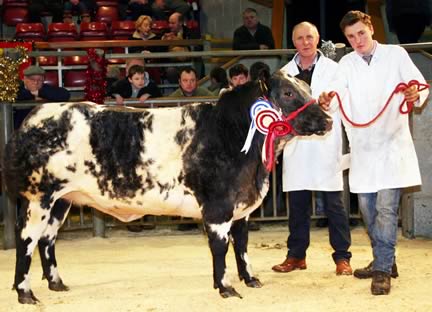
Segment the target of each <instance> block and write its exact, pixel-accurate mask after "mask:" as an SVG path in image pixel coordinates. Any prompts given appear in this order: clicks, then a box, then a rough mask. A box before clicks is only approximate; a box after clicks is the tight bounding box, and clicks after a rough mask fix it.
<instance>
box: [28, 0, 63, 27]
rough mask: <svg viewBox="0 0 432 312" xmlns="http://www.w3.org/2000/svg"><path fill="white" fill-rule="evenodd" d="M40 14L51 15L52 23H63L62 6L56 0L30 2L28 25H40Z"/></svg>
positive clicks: (34, 0) (33, 0)
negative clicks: (46, 13)
mask: <svg viewBox="0 0 432 312" xmlns="http://www.w3.org/2000/svg"><path fill="white" fill-rule="evenodd" d="M42 12H48V13H50V14H51V15H52V22H53V23H61V22H63V6H62V4H61V2H60V1H57V0H32V1H30V4H29V5H28V17H29V23H42V21H41V16H42Z"/></svg>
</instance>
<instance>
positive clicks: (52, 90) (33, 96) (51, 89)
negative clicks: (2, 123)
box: [14, 65, 70, 128]
mask: <svg viewBox="0 0 432 312" xmlns="http://www.w3.org/2000/svg"><path fill="white" fill-rule="evenodd" d="M44 80H45V70H44V69H43V68H42V67H39V66H35V65H32V66H29V67H28V68H27V69H25V70H24V79H23V81H21V82H20V86H19V89H18V93H17V96H16V100H17V101H45V102H64V101H68V100H69V98H70V93H69V91H68V90H66V89H65V88H61V87H56V86H51V85H49V84H46V83H44ZM29 111H30V110H27V109H20V110H17V111H16V112H15V116H14V125H15V127H16V128H17V127H18V126H19V125H20V124H21V122H22V120H24V118H25V116H26V115H27V114H28V113H29Z"/></svg>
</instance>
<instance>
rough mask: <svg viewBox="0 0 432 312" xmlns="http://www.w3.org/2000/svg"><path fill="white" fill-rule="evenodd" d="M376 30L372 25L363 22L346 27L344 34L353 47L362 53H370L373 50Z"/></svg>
mask: <svg viewBox="0 0 432 312" xmlns="http://www.w3.org/2000/svg"><path fill="white" fill-rule="evenodd" d="M373 34H374V30H373V27H372V25H370V26H368V25H366V24H364V23H362V22H360V21H359V22H357V23H355V24H354V25H351V26H347V27H345V30H344V35H345V37H346V38H347V39H348V42H349V43H350V45H351V47H352V48H353V49H354V50H355V51H356V52H357V53H360V54H363V55H365V54H370V53H371V52H372V50H373V38H372V36H373Z"/></svg>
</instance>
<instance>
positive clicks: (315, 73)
mask: <svg viewBox="0 0 432 312" xmlns="http://www.w3.org/2000/svg"><path fill="white" fill-rule="evenodd" d="M319 40H320V36H319V34H318V30H317V28H316V26H315V25H313V24H311V23H309V22H302V23H300V24H297V25H296V26H294V28H293V33H292V41H293V44H294V46H295V48H296V49H297V53H296V55H294V58H293V59H292V60H291V61H290V62H289V63H288V64H287V65H285V66H284V67H282V69H281V70H282V71H284V72H286V73H288V74H290V75H292V76H296V77H297V78H299V79H301V80H303V81H305V82H306V83H307V84H308V85H310V86H311V89H312V95H313V96H314V97H318V95H319V94H320V93H321V92H322V91H323V90H325V89H326V88H327V86H328V84H329V83H330V81H331V80H332V79H333V76H334V75H335V73H336V71H337V68H338V65H337V63H336V62H334V61H332V60H331V59H329V58H327V57H325V56H324V55H323V54H322V53H321V51H319V50H318V43H319ZM332 119H333V128H332V130H331V131H330V132H329V133H327V135H325V136H315V135H313V136H310V137H296V138H295V140H292V141H291V142H290V143H289V144H287V145H286V147H285V149H284V154H283V190H284V191H285V192H288V194H289V224H288V228H289V236H288V254H287V257H286V259H285V261H284V262H282V263H281V264H278V265H275V266H273V268H272V269H273V271H276V272H283V273H285V272H291V271H293V270H296V269H301V270H302V269H306V250H307V248H308V247H309V243H310V211H311V209H312V191H322V192H321V194H322V195H323V202H324V211H325V212H326V215H327V216H328V219H329V238H330V244H331V246H332V247H333V250H334V252H333V254H332V257H333V261H334V262H335V264H336V274H337V275H351V274H352V269H351V266H350V259H351V252H349V251H348V249H349V247H350V245H351V235H350V229H349V224H348V217H347V214H346V211H345V209H344V206H343V202H342V190H343V179H342V165H341V160H342V124H341V120H340V116H339V112H335V113H333V114H332Z"/></svg>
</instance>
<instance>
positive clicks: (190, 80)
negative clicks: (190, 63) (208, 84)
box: [169, 67, 213, 97]
mask: <svg viewBox="0 0 432 312" xmlns="http://www.w3.org/2000/svg"><path fill="white" fill-rule="evenodd" d="M178 82H179V85H180V87H179V88H178V89H177V90H176V91H174V92H173V93H171V94H170V95H169V96H170V97H182V96H213V93H211V92H210V91H209V90H208V89H206V88H203V87H199V86H198V83H197V73H196V71H195V69H193V68H192V67H185V68H183V69H182V70H181V71H180V78H179V81H178Z"/></svg>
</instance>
